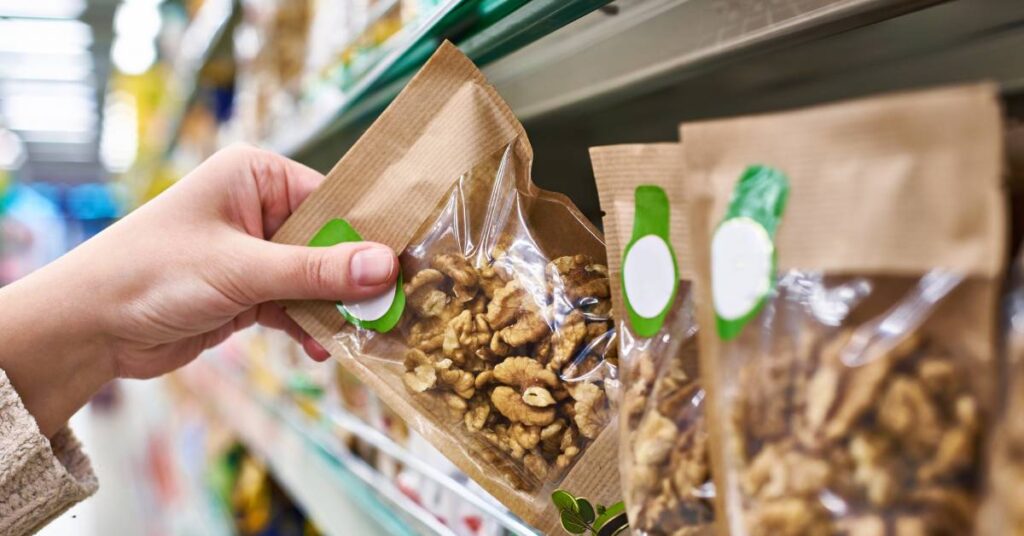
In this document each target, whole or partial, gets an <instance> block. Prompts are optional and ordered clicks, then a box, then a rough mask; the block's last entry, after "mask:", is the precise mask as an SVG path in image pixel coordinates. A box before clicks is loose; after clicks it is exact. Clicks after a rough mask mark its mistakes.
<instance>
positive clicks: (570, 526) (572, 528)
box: [561, 511, 587, 534]
mask: <svg viewBox="0 0 1024 536" xmlns="http://www.w3.org/2000/svg"><path fill="white" fill-rule="evenodd" d="M561 520H562V528H563V529H565V531H566V532H569V533H572V534H583V533H584V532H586V531H587V526H586V525H584V524H583V522H581V521H580V519H579V517H577V515H576V513H574V512H569V511H563V512H562V516H561Z"/></svg>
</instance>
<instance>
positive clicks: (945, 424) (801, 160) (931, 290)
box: [681, 85, 1006, 536]
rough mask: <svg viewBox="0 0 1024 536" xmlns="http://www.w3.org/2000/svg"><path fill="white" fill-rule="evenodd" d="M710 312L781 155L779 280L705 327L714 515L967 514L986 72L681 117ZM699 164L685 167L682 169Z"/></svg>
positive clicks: (989, 145)
mask: <svg viewBox="0 0 1024 536" xmlns="http://www.w3.org/2000/svg"><path fill="white" fill-rule="evenodd" d="M681 137H682V139H683V140H684V141H685V143H683V144H682V145H681V147H682V154H683V164H682V165H683V169H684V170H685V172H686V173H687V174H688V176H689V177H690V178H691V179H693V180H692V181H691V182H692V185H693V195H692V197H691V198H692V199H694V203H693V207H694V208H693V210H692V211H691V216H692V218H691V220H692V228H693V230H694V234H693V236H694V239H693V242H694V250H695V252H696V255H697V257H698V262H697V271H698V277H697V279H696V289H695V292H696V294H697V302H698V309H699V313H698V320H699V323H700V325H702V326H714V325H716V324H715V322H716V309H715V305H714V304H715V294H714V293H713V292H712V288H713V287H712V285H711V283H712V280H713V274H712V271H711V267H712V259H711V252H710V242H711V238H712V233H713V232H714V231H715V229H716V225H717V224H718V223H719V222H721V221H722V219H723V214H725V207H726V206H727V204H728V203H730V196H731V195H732V192H733V188H734V185H735V184H736V181H737V178H738V177H740V176H741V174H742V173H743V172H744V170H745V169H747V168H748V166H751V165H754V164H759V165H765V166H771V167H772V168H774V169H776V170H779V171H781V173H783V174H784V175H785V176H786V177H787V178H788V184H789V198H788V203H787V206H786V208H785V210H784V212H783V214H782V216H781V223H780V226H779V228H778V232H777V236H776V237H775V239H774V253H775V268H776V277H775V285H774V290H772V291H770V292H768V294H767V295H766V296H765V298H764V302H763V305H762V308H761V309H760V310H759V311H756V310H755V316H753V317H752V318H751V319H750V320H749V322H747V323H746V324H745V325H743V327H742V330H741V331H740V332H739V333H738V335H737V336H736V337H735V338H733V339H731V340H724V339H723V338H722V337H720V336H719V334H718V333H717V332H716V330H714V329H707V330H701V331H700V332H699V340H700V359H701V363H702V371H703V372H704V377H703V378H704V380H705V383H706V388H707V390H708V397H709V398H708V408H709V412H710V422H711V437H712V441H711V444H712V445H713V448H712V460H713V467H714V469H715V471H714V477H715V484H716V490H717V492H718V493H717V497H716V507H717V511H716V513H717V514H718V516H717V519H720V520H722V522H721V530H722V532H723V533H729V534H735V535H743V534H750V535H769V534H770V535H818V534H822V535H825V534H851V535H852V534H856V535H869V536H870V535H900V536H902V535H920V534H969V533H971V531H972V528H973V526H974V524H975V522H976V518H977V511H978V506H979V500H980V498H981V489H980V487H981V484H982V474H983V471H982V459H983V456H982V444H983V441H984V435H985V432H986V430H987V426H986V425H987V423H988V422H990V419H991V417H992V412H993V409H994V408H993V406H994V393H995V387H994V384H995V379H996V365H997V357H996V356H997V354H996V350H995V347H996V344H995V325H996V322H995V309H996V298H997V289H998V286H999V281H1000V279H1001V270H1002V267H1003V256H1004V251H1003V244H1004V239H1005V233H1006V229H1005V227H1006V221H1005V217H1006V214H1005V206H1004V205H1005V199H1004V196H1003V192H1002V191H1001V185H1000V178H1001V173H1002V169H1001V168H1002V161H1003V160H1002V142H1001V126H1000V109H999V105H998V99H997V96H996V92H995V89H994V88H993V87H992V86H989V85H973V86H964V87H955V88H944V89H938V90H933V91H923V92H916V93H908V94H897V95H892V96H885V97H879V98H873V99H863V100H858V101H851V102H847V103H840V104H835V105H828V106H821V107H816V108H811V109H807V110H799V111H793V112H786V113H779V114H770V115H762V116H754V117H746V118H737V119H728V120H720V121H709V122H705V123H695V124H684V125H683V126H682V127H681ZM687 184H690V183H687Z"/></svg>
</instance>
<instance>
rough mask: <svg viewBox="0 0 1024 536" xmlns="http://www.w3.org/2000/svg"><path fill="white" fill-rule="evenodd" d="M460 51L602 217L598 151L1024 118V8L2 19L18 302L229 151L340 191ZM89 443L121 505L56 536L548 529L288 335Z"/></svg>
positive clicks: (538, 3)
mask: <svg viewBox="0 0 1024 536" xmlns="http://www.w3.org/2000/svg"><path fill="white" fill-rule="evenodd" d="M443 39H450V40H452V41H453V42H454V43H456V44H457V45H458V46H459V47H460V48H461V49H462V50H463V51H464V52H465V53H466V54H467V55H469V56H470V57H471V58H472V59H473V60H474V61H476V62H477V63H478V64H479V65H481V66H482V68H483V69H484V71H485V73H486V74H487V75H488V77H489V78H490V79H491V80H492V81H493V82H494V84H495V85H496V86H497V88H498V90H499V91H500V92H501V93H502V95H503V96H504V97H505V98H506V99H507V100H508V101H509V103H510V104H511V106H512V107H513V109H514V110H515V112H516V113H517V115H519V117H520V118H521V119H522V120H523V122H524V123H525V125H526V127H527V131H528V132H529V134H530V136H531V140H532V142H533V145H534V148H535V153H536V162H535V178H536V180H537V182H538V183H539V184H541V185H542V186H544V187H546V188H549V189H554V190H558V191H562V192H565V193H567V194H568V195H569V196H570V197H571V198H572V199H573V201H574V202H576V203H577V204H578V205H579V206H580V207H581V209H582V210H583V211H584V212H585V213H586V214H587V215H588V216H590V217H591V218H592V219H594V220H595V221H597V220H599V218H600V210H599V209H598V206H597V199H596V193H595V191H594V186H593V180H592V177H591V173H590V165H589V160H588V157H587V147H589V146H593V145H601V144H608V143H627V142H651V141H665V140H670V139H675V138H676V126H677V124H678V123H679V122H680V121H683V120H693V119H702V118H708V117H721V116H727V115H736V114H747V113H755V112H759V111H766V110H777V109H782V108H789V107H794V106H803V105H809V104H814V103H819V102H824V101H830V100H836V99H840V98H848V97H854V96H861V95H867V94H872V93H877V92H882V91H891V90H898V89H905V88H915V87H925V86H930V85H936V84H944V83H952V82H959V81H969V80H979V79H988V80H993V81H995V82H996V83H998V84H999V85H1000V87H1001V89H1002V91H1003V94H1004V97H1005V104H1006V111H1007V116H1008V120H1009V121H1010V122H1011V123H1014V122H1017V121H1018V119H1019V118H1020V117H1022V116H1024V99H1022V98H1021V95H1022V93H1024V60H1022V56H1021V53H1020V51H1021V50H1024V2H1022V1H1020V0H953V1H940V0H617V1H614V2H609V1H608V0H90V1H86V0H31V1H24V0H0V285H4V284H7V283H9V282H11V281H14V280H16V279H18V278H20V277H23V276H24V275H26V274H28V273H30V272H31V271H32V270H34V269H36V268H38V267H40V266H42V265H44V264H45V263H47V262H49V261H51V260H53V259H55V258H57V257H58V256H60V255H61V254H62V253H64V252H65V251H67V250H69V249H70V248H72V247H74V246H75V245H76V244H78V243H80V242H81V241H83V240H86V239H88V238H89V237H90V236H92V235H94V234H95V233H97V232H100V231H101V230H102V229H103V228H104V227H106V226H107V225H109V224H111V223H112V222H114V221H116V220H117V218H119V217H121V216H123V215H124V214H126V213H127V212H129V211H130V210H132V209H133V208H135V207H137V206H139V205H140V204H142V203H145V202H146V201H147V200H149V199H152V198H153V197H154V196H156V195H159V193H160V192H161V191H163V190H164V189H166V188H167V187H168V186H170V185H171V184H173V183H174V182H175V181H176V180H178V179H180V178H181V177H182V176H183V175H185V174H186V173H188V172H189V170H191V169H192V168H193V167H195V166H196V165H197V164H198V163H200V162H201V161H202V160H203V159H205V158H206V157H208V156H209V155H210V154H212V153H213V152H214V151H216V150H217V149H218V148H220V147H223V146H225V145H227V144H230V143H233V142H238V141H245V142H250V143H256V144H259V145H262V146H264V147H267V148H269V149H271V150H275V151H278V152H281V153H284V154H286V155H288V156H290V157H293V158H296V159H298V160H300V161H302V162H305V163H307V164H309V165H311V166H313V167H314V168H317V169H319V170H321V171H326V170H328V169H329V168H330V167H331V166H332V165H333V164H334V163H335V162H336V161H337V160H338V159H339V158H340V157H341V155H343V154H344V152H345V150H346V149H347V148H348V147H349V146H351V144H352V143H353V142H354V141H355V140H356V139H357V138H358V136H359V135H360V133H361V132H362V131H363V130H364V129H365V128H366V126H367V125H368V124H370V122H372V120H373V119H374V118H375V117H376V116H377V115H378V114H379V113H380V111H381V110H382V109H383V108H384V107H385V106H386V105H387V103H388V102H390V100H391V99H392V98H393V97H394V96H395V95H396V94H397V92H398V91H399V90H400V89H401V87H402V86H403V85H404V84H405V83H406V81H407V80H408V79H409V77H410V76H412V74H413V73H414V72H415V71H416V69H418V67H419V66H420V65H422V63H423V62H424V61H425V59H426V58H427V57H429V55H430V54H431V53H432V52H433V50H434V49H435V48H436V46H437V44H438V43H440V42H441V40H443ZM1018 143H1019V141H1018ZM1018 212H1019V211H1018ZM1015 234H1016V236H1017V237H1019V236H1020V232H1019V229H1018V231H1017V232H1016V233H1015ZM102 306H103V304H97V307H102ZM72 426H73V428H75V430H76V431H77V432H78V433H79V435H80V436H81V437H82V438H83V441H84V442H85V445H86V450H87V452H88V453H89V454H90V455H91V457H92V459H93V463H94V465H95V467H96V470H97V472H98V474H99V477H100V481H101V483H102V487H101V491H100V493H99V495H98V496H97V497H96V498H95V499H93V500H90V501H87V502H85V503H84V504H82V505H80V506H79V507H76V508H75V509H73V510H72V511H71V512H69V513H68V514H67V515H65V516H63V517H62V518H61V519H59V520H58V521H57V522H55V523H54V524H53V525H51V526H50V527H48V528H46V529H45V531H44V534H47V535H58V534H76V535H78V534H81V535H108V534H147V535H193V534H195V535H206V534H319V533H326V534H457V535H477V534H481V535H482V534H506V533H528V532H529V531H530V528H529V527H526V526H525V525H523V524H522V523H521V522H520V521H519V520H518V519H516V518H515V517H514V516H512V515H511V514H509V513H508V511H507V510H505V509H504V508H503V507H501V506H500V505H499V504H497V503H496V502H495V501H494V500H493V499H492V498H491V497H489V496H488V495H486V494H485V493H484V492H483V491H481V490H480V489H479V488H477V487H476V486H475V485H473V484H472V483H471V482H469V481H468V480H467V479H466V478H465V476H464V475H462V474H461V473H460V472H459V471H457V470H456V469H455V468H454V467H451V466H450V465H449V464H448V463H447V462H446V461H445V460H444V458H443V457H441V456H440V455H439V454H438V453H436V452H435V451H433V449H432V448H431V447H429V446H428V445H427V444H426V443H425V442H424V441H422V440H421V439H420V438H418V437H416V436H415V434H413V433H411V432H410V431H409V430H408V428H407V427H406V426H405V423H403V422H401V420H400V419H398V418H397V417H396V416H394V415H393V414H392V413H391V412H390V411H389V410H388V409H387V408H386V407H385V406H383V405H382V404H380V403H379V401H377V400H376V399H375V397H374V396H373V394H372V393H370V392H368V391H366V389H365V388H364V387H363V386H362V385H360V384H359V382H358V381H356V380H355V379H354V378H352V377H351V376H348V375H347V374H346V373H345V372H344V371H343V370H341V369H339V368H337V367H336V366H334V365H332V364H326V365H322V366H314V365H312V364H311V363H309V362H308V361H307V360H305V359H303V357H302V356H301V355H300V352H299V351H298V349H297V348H296V347H295V346H294V345H293V344H291V343H290V342H289V341H287V340H286V339H284V338H282V337H281V336H279V335H276V334H272V333H268V332H264V331H259V330H251V331H247V332H245V333H243V334H240V335H239V336H237V337H234V338H233V339H231V340H230V341H229V342H228V343H226V344H225V345H224V346H223V347H221V348H219V349H217V350H216V351H214V352H211V353H210V355H207V356H203V357H202V358H200V360H198V362H197V363H195V364H194V365H192V366H190V367H188V368H187V369H185V370H184V371H182V372H181V373H179V374H175V375H172V376H170V377H167V378H163V379H161V380H159V381H154V382H146V383H140V382H116V383H114V384H111V385H110V386H109V387H108V388H107V389H106V390H105V391H104V392H103V393H101V394H100V395H99V396H97V398H96V399H95V400H94V401H93V402H92V403H90V405H89V406H88V407H87V408H86V409H84V410H83V411H82V412H81V413H80V414H78V415H77V416H76V417H75V419H74V420H73V422H72Z"/></svg>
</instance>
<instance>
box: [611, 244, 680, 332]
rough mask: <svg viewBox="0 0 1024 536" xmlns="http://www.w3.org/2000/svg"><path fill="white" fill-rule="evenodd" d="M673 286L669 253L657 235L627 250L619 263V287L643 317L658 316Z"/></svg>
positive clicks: (670, 252) (674, 278) (674, 280)
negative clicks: (620, 274) (620, 267)
mask: <svg viewBox="0 0 1024 536" xmlns="http://www.w3.org/2000/svg"><path fill="white" fill-rule="evenodd" d="M675 284H676V270H675V264H673V262H672V250H671V249H669V246H668V244H666V243H665V240H664V239H663V238H661V237H660V236H658V235H647V236H644V237H642V238H640V239H639V240H637V241H636V242H633V246H632V247H631V248H629V253H628V254H627V255H626V259H625V261H624V262H623V263H622V287H623V290H624V291H625V293H626V299H628V300H629V304H630V306H631V307H633V311H634V312H636V314H638V315H640V316H642V317H644V318H654V317H656V316H658V314H660V313H661V312H662V311H664V310H665V307H667V306H668V302H669V300H671V299H672V290H673V289H674V288H675Z"/></svg>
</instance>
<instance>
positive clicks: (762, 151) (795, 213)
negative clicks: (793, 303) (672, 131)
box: [680, 84, 1005, 277]
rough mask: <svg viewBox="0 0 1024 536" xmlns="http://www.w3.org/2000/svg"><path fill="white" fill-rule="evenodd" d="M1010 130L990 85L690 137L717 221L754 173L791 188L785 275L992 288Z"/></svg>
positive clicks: (738, 123)
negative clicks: (946, 281) (895, 277)
mask: <svg viewBox="0 0 1024 536" xmlns="http://www.w3.org/2000/svg"><path fill="white" fill-rule="evenodd" d="M1000 121H1001V119H1000V106H999V102H998V99H997V98H996V93H995V87H994V86H992V85H989V84H981V85H972V86H963V87H956V88H949V89H945V88H944V89H937V90H932V91H925V92H916V93H901V94H895V95H888V96H884V97H878V98H873V99H861V100H855V101H851V102H844V103H840V104H832V105H825V106H818V107H813V108H807V109H802V110H797V111H793V112H783V113H776V114H766V115H757V116H751V117H741V118H736V119H725V120H719V121H708V122H704V123H693V124H684V125H683V126H682V127H681V128H680V136H681V139H682V140H683V147H684V149H683V151H684V153H685V154H686V157H685V160H686V161H685V166H686V168H688V169H698V170H700V174H701V176H702V177H703V178H704V180H705V183H706V184H707V186H708V187H709V188H711V189H712V191H711V192H710V196H711V199H712V202H713V203H714V204H713V206H712V207H711V213H712V214H715V215H721V214H723V213H724V211H725V207H726V205H727V204H728V202H729V195H730V193H731V191H732V187H733V185H734V183H735V181H736V179H737V178H738V177H739V176H740V173H741V172H742V171H743V169H744V168H745V167H746V166H749V165H752V164H768V165H771V166H773V167H775V168H778V169H780V170H782V171H783V172H784V173H785V174H786V175H787V176H788V177H789V179H790V181H791V183H792V185H793V188H792V189H791V192H790V197H789V202H788V207H789V208H788V209H787V210H786V217H785V218H784V220H783V222H782V226H781V227H780V229H779V233H778V236H777V237H776V244H777V246H778V251H779V257H778V263H779V264H778V267H779V269H780V270H785V269H787V268H792V267H800V268H804V269H817V270H824V271H827V272H830V273H875V272H885V273H901V274H919V273H921V272H923V271H924V270H926V269H927V268H929V267H934V266H943V267H947V268H950V269H953V270H957V271H960V272H964V273H969V274H977V275H983V276H988V277H991V276H993V275H994V274H997V273H998V272H999V271H1000V270H1001V269H1002V267H1003V265H1004V263H1005V260H1004V253H1003V249H1004V243H1005V242H1004V241H1005V230H1004V228H1005V199H1004V197H1003V192H1002V190H1001V188H1000V186H999V185H1000V183H1001V180H1002V179H1001V177H1002V174H1001V172H1002V165H1003V158H1002V151H1003V141H1002V130H1001V129H1000V128H997V127H995V126H994V125H999V124H1000ZM800 144H802V145H805V146H806V147H808V150H805V151H800V150H794V147H795V146H797V145H800ZM950 147H956V148H957V150H956V151H955V152H953V151H950V150H949V148H950ZM824 163H827V164H824ZM897 215H898V217H897ZM894 218H896V219H894ZM716 223H717V222H716Z"/></svg>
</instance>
